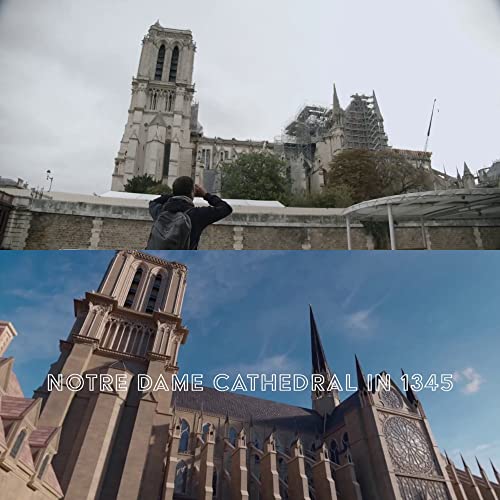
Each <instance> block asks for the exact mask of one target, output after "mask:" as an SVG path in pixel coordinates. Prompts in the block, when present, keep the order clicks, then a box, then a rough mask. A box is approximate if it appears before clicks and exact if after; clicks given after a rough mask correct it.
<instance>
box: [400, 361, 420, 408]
mask: <svg viewBox="0 0 500 500" xmlns="http://www.w3.org/2000/svg"><path fill="white" fill-rule="evenodd" d="M401 374H402V375H403V377H404V376H405V375H406V373H405V372H404V370H403V369H402V368H401ZM406 397H407V398H408V401H409V402H410V403H412V404H414V405H416V404H418V399H417V396H415V393H414V392H413V389H412V388H411V384H410V382H409V381H408V389H407V390H406Z"/></svg>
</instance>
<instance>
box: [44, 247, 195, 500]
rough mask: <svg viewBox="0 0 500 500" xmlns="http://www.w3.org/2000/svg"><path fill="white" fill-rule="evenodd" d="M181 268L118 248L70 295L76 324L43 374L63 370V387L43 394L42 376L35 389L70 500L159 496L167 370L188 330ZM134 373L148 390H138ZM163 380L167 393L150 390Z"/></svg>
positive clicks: (172, 368) (167, 414) (167, 416)
mask: <svg viewBox="0 0 500 500" xmlns="http://www.w3.org/2000/svg"><path fill="white" fill-rule="evenodd" d="M186 272H187V270H186V267H185V266H184V265H182V264H177V263H175V262H168V261H165V260H163V259H160V258H158V257H155V256H153V255H150V254H146V253H142V252H137V251H120V252H118V253H117V254H116V255H115V257H114V258H113V260H112V261H111V263H110V265H109V267H108V270H107V272H106V274H105V276H104V278H103V280H102V282H101V284H100V286H99V288H98V290H97V291H92V292H87V293H86V294H85V297H84V298H83V299H76V300H75V316H76V320H75V323H74V326H73V328H72V330H71V332H70V334H69V336H68V338H67V339H66V340H64V341H61V346H60V349H61V355H60V356H59V359H58V360H57V361H56V362H55V363H54V364H53V365H52V366H51V369H50V372H49V373H50V374H52V375H53V376H54V377H58V376H59V375H62V379H63V386H62V390H54V389H52V390H51V391H49V390H48V386H47V382H45V384H44V385H43V386H42V387H40V388H39V389H38V390H37V391H36V395H37V396H40V397H42V399H43V408H42V411H41V416H40V424H41V425H44V426H53V427H61V426H62V432H61V440H60V444H59V453H58V454H57V456H56V457H55V458H54V460H53V464H54V469H55V472H56V474H57V477H58V479H59V482H60V484H61V487H62V489H63V492H64V495H65V498H66V499H67V500H71V499H79V498H96V499H98V498H99V499H105V498H119V499H121V500H128V499H136V498H139V497H140V495H143V496H142V497H141V498H156V496H157V492H158V491H161V488H162V477H163V462H162V459H163V456H164V451H165V449H166V447H167V444H168V429H169V426H170V423H171V420H172V409H171V408H172V405H171V399H172V391H171V387H172V377H173V375H174V374H176V373H177V372H178V366H177V357H178V353H179V349H180V346H181V345H182V344H183V343H185V341H186V338H187V335H188V331H187V329H186V328H185V327H184V326H183V325H182V320H181V309H182V302H183V297H184V292H185V287H186ZM74 374H77V375H81V376H82V377H84V380H85V382H84V386H83V388H80V389H79V390H77V391H74V390H72V388H71V386H70V383H69V380H70V377H69V376H70V375H74ZM140 374H147V375H149V377H151V380H152V381H153V385H152V387H149V388H147V389H144V388H139V387H138V382H137V381H138V378H139V377H138V375H140ZM99 375H100V376H99ZM103 375H106V376H108V375H109V376H110V377H109V378H110V379H112V380H111V381H110V385H109V386H107V387H103V386H102V385H101V384H100V383H98V382H95V384H93V385H91V383H90V381H89V376H95V380H98V377H99V380H102V378H103ZM117 375H120V377H123V378H124V379H125V380H126V383H125V384H124V386H125V387H122V388H121V387H119V386H118V383H117V382H116V380H117ZM160 379H161V380H163V381H165V383H166V385H167V386H168V387H169V388H170V389H169V390H165V389H164V387H163V388H160V389H158V388H155V385H154V384H155V383H156V382H157V381H158V380H160ZM152 456H153V457H158V460H149V459H148V457H152ZM141 488H142V489H141ZM144 488H146V489H147V491H146V490H144ZM82 495H84V496H82Z"/></svg>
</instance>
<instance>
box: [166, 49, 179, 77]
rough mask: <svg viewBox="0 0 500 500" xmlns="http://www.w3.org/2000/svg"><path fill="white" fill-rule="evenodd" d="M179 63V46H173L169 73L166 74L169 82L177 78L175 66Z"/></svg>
mask: <svg viewBox="0 0 500 500" xmlns="http://www.w3.org/2000/svg"><path fill="white" fill-rule="evenodd" d="M178 65H179V47H174V50H173V51H172V61H171V62H170V73H169V75H168V81H169V82H175V81H176V80H177V66H178Z"/></svg>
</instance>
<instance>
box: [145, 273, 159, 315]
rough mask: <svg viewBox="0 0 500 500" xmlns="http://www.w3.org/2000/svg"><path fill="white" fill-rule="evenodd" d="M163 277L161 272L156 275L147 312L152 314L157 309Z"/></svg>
mask: <svg viewBox="0 0 500 500" xmlns="http://www.w3.org/2000/svg"><path fill="white" fill-rule="evenodd" d="M161 279H162V276H161V274H157V275H156V276H155V280H154V281H153V288H151V293H150V294H149V299H148V304H147V306H146V312H147V313H149V314H151V313H152V312H153V311H154V310H155V305H156V300H157V298H158V294H159V293H160V287H161Z"/></svg>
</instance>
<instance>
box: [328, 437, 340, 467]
mask: <svg viewBox="0 0 500 500" xmlns="http://www.w3.org/2000/svg"><path fill="white" fill-rule="evenodd" d="M330 460H331V461H332V462H334V463H336V464H338V463H339V447H338V445H337V441H335V439H333V440H332V442H331V443H330Z"/></svg>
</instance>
